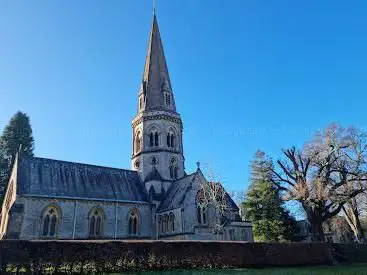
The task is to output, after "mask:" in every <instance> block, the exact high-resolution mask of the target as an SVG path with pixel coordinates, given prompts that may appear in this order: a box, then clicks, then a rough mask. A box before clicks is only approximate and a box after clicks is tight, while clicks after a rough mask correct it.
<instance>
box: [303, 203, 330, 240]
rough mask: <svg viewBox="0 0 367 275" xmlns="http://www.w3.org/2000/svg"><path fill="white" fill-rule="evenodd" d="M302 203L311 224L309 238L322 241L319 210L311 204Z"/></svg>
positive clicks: (321, 221) (322, 233)
mask: <svg viewBox="0 0 367 275" xmlns="http://www.w3.org/2000/svg"><path fill="white" fill-rule="evenodd" d="M302 205H303V208H304V209H305V211H306V214H307V219H308V222H309V223H310V225H311V234H312V236H311V240H312V241H318V242H324V241H325V234H324V229H323V227H322V223H323V220H322V216H321V213H320V211H319V210H318V209H317V208H312V207H311V206H308V205H305V204H302Z"/></svg>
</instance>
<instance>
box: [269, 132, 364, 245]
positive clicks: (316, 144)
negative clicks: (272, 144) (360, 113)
mask: <svg viewBox="0 0 367 275" xmlns="http://www.w3.org/2000/svg"><path fill="white" fill-rule="evenodd" d="M366 150H367V142H366V134H365V133H363V132H362V131H360V130H358V129H356V128H348V129H344V128H342V127H340V126H338V125H331V126H329V127H328V128H326V129H325V131H323V132H319V133H317V134H316V135H315V137H314V139H313V140H312V141H311V142H309V143H307V144H306V145H305V146H304V148H303V149H302V150H297V149H296V148H295V147H292V148H288V149H285V150H283V154H284V158H283V159H279V160H278V161H277V165H276V167H275V168H273V169H272V174H273V175H272V181H273V183H274V184H275V185H276V186H277V187H278V188H279V189H280V190H282V191H283V193H284V198H285V199H286V200H297V201H299V202H300V203H301V204H302V206H303V208H304V210H305V212H306V214H307V218H308V220H309V222H310V223H311V226H312V231H313V235H314V238H315V239H316V240H324V234H323V230H322V223H323V222H324V221H326V220H327V219H329V218H331V217H333V216H335V215H337V214H338V213H339V212H340V211H341V210H342V209H343V207H344V206H345V205H346V203H347V202H348V201H350V200H351V199H353V198H355V197H356V196H357V195H359V194H361V193H363V192H365V190H366V181H367V177H366Z"/></svg>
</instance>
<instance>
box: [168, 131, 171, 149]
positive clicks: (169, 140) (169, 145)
mask: <svg viewBox="0 0 367 275" xmlns="http://www.w3.org/2000/svg"><path fill="white" fill-rule="evenodd" d="M167 147H171V134H170V133H168V134H167Z"/></svg>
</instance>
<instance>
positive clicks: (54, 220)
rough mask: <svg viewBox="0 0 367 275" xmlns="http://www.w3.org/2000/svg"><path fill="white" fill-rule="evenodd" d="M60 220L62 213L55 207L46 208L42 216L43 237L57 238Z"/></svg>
mask: <svg viewBox="0 0 367 275" xmlns="http://www.w3.org/2000/svg"><path fill="white" fill-rule="evenodd" d="M59 219H60V213H59V211H58V210H57V208H56V207H55V206H49V207H47V208H46V210H45V211H44V213H43V215H42V236H43V237H50V238H55V237H56V236H57V228H58V223H59Z"/></svg>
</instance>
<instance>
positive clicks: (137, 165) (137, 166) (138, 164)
mask: <svg viewBox="0 0 367 275" xmlns="http://www.w3.org/2000/svg"><path fill="white" fill-rule="evenodd" d="M134 166H135V168H136V169H138V168H139V167H140V161H139V160H137V161H135V163H134Z"/></svg>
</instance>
